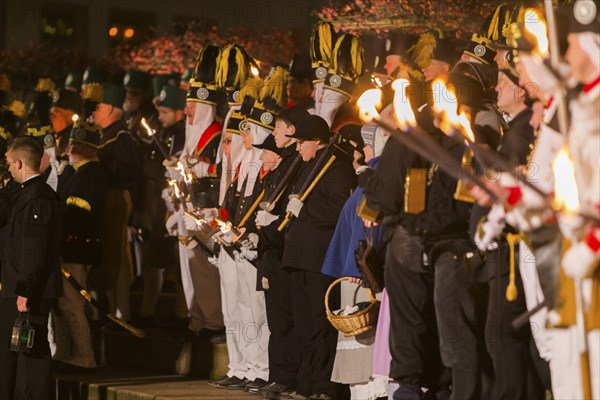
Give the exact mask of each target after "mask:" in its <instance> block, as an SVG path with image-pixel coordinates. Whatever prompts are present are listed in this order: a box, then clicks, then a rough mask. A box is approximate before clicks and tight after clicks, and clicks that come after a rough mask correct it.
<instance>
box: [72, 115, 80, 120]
mask: <svg viewBox="0 0 600 400" xmlns="http://www.w3.org/2000/svg"><path fill="white" fill-rule="evenodd" d="M71 121H73V122H77V121H79V115H77V114H73V116H72V117H71Z"/></svg>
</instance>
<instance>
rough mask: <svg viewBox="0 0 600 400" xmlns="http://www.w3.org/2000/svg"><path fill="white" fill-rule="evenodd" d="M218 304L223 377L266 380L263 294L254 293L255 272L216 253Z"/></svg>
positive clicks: (267, 332) (250, 266)
mask: <svg viewBox="0 0 600 400" xmlns="http://www.w3.org/2000/svg"><path fill="white" fill-rule="evenodd" d="M218 259H219V262H218V268H219V274H220V277H221V305H222V309H223V319H224V322H225V329H226V333H227V351H228V353H229V365H228V367H229V372H228V373H227V376H230V377H231V376H236V377H238V378H247V379H250V380H255V379H257V378H261V379H264V380H268V378H269V365H268V351H267V349H268V341H269V330H268V328H267V318H266V308H265V300H264V293H263V292H257V291H256V269H255V268H254V267H253V266H252V265H250V264H249V263H248V262H247V261H245V260H241V261H240V262H236V261H235V260H234V259H232V258H231V257H230V256H229V254H227V252H225V250H223V248H221V251H220V253H219V258H218Z"/></svg>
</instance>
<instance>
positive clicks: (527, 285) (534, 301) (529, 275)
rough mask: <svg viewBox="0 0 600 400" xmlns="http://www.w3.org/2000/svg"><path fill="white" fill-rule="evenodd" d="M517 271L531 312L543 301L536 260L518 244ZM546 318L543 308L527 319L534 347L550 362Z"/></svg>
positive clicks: (520, 243)
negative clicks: (519, 273)
mask: <svg viewBox="0 0 600 400" xmlns="http://www.w3.org/2000/svg"><path fill="white" fill-rule="evenodd" d="M519 271H520V272H521V279H522V280H523V291H524V292H525V293H524V295H525V303H526V304H527V310H528V311H531V310H532V309H534V308H535V307H536V306H537V305H538V304H540V303H542V302H543V301H544V293H543V292H542V287H541V286H540V280H539V278H538V273H537V269H536V260H535V256H534V254H533V253H532V252H531V250H530V249H529V248H528V247H527V246H526V245H525V243H523V241H520V242H519ZM547 317H548V308H546V307H544V308H543V309H541V310H540V311H538V312H537V313H535V314H534V315H532V316H531V317H530V318H529V324H530V326H531V334H532V335H533V339H534V341H535V345H536V347H537V349H538V351H539V353H540V356H541V357H542V358H543V359H544V360H546V361H550V357H551V355H552V349H551V345H552V343H551V338H552V335H551V334H550V332H548V329H547V328H546V320H547Z"/></svg>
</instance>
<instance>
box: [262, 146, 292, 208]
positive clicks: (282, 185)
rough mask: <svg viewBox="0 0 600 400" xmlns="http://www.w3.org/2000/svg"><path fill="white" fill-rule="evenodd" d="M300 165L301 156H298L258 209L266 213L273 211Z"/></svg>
mask: <svg viewBox="0 0 600 400" xmlns="http://www.w3.org/2000/svg"><path fill="white" fill-rule="evenodd" d="M301 164H302V156H301V155H300V154H298V155H297V156H296V158H295V159H294V161H293V162H292V165H290V167H289V168H288V170H287V171H286V173H285V175H284V176H283V179H282V180H280V181H279V183H278V184H277V186H276V187H275V189H274V190H273V193H271V195H270V196H269V198H268V199H267V201H263V202H262V203H260V208H262V209H263V210H265V211H268V212H271V211H273V208H275V205H276V204H277V202H278V201H279V199H281V196H282V195H283V193H284V192H285V191H286V190H287V188H288V186H289V185H290V182H291V181H292V179H294V176H295V175H296V172H298V169H299V167H300V165H301Z"/></svg>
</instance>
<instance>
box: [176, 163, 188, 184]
mask: <svg viewBox="0 0 600 400" xmlns="http://www.w3.org/2000/svg"><path fill="white" fill-rule="evenodd" d="M175 169H176V170H177V171H179V173H180V174H181V176H182V177H183V181H184V182H185V184H186V185H187V184H190V183H192V174H190V173H186V172H185V169H184V168H183V164H182V163H181V161H178V162H177V168H175Z"/></svg>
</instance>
